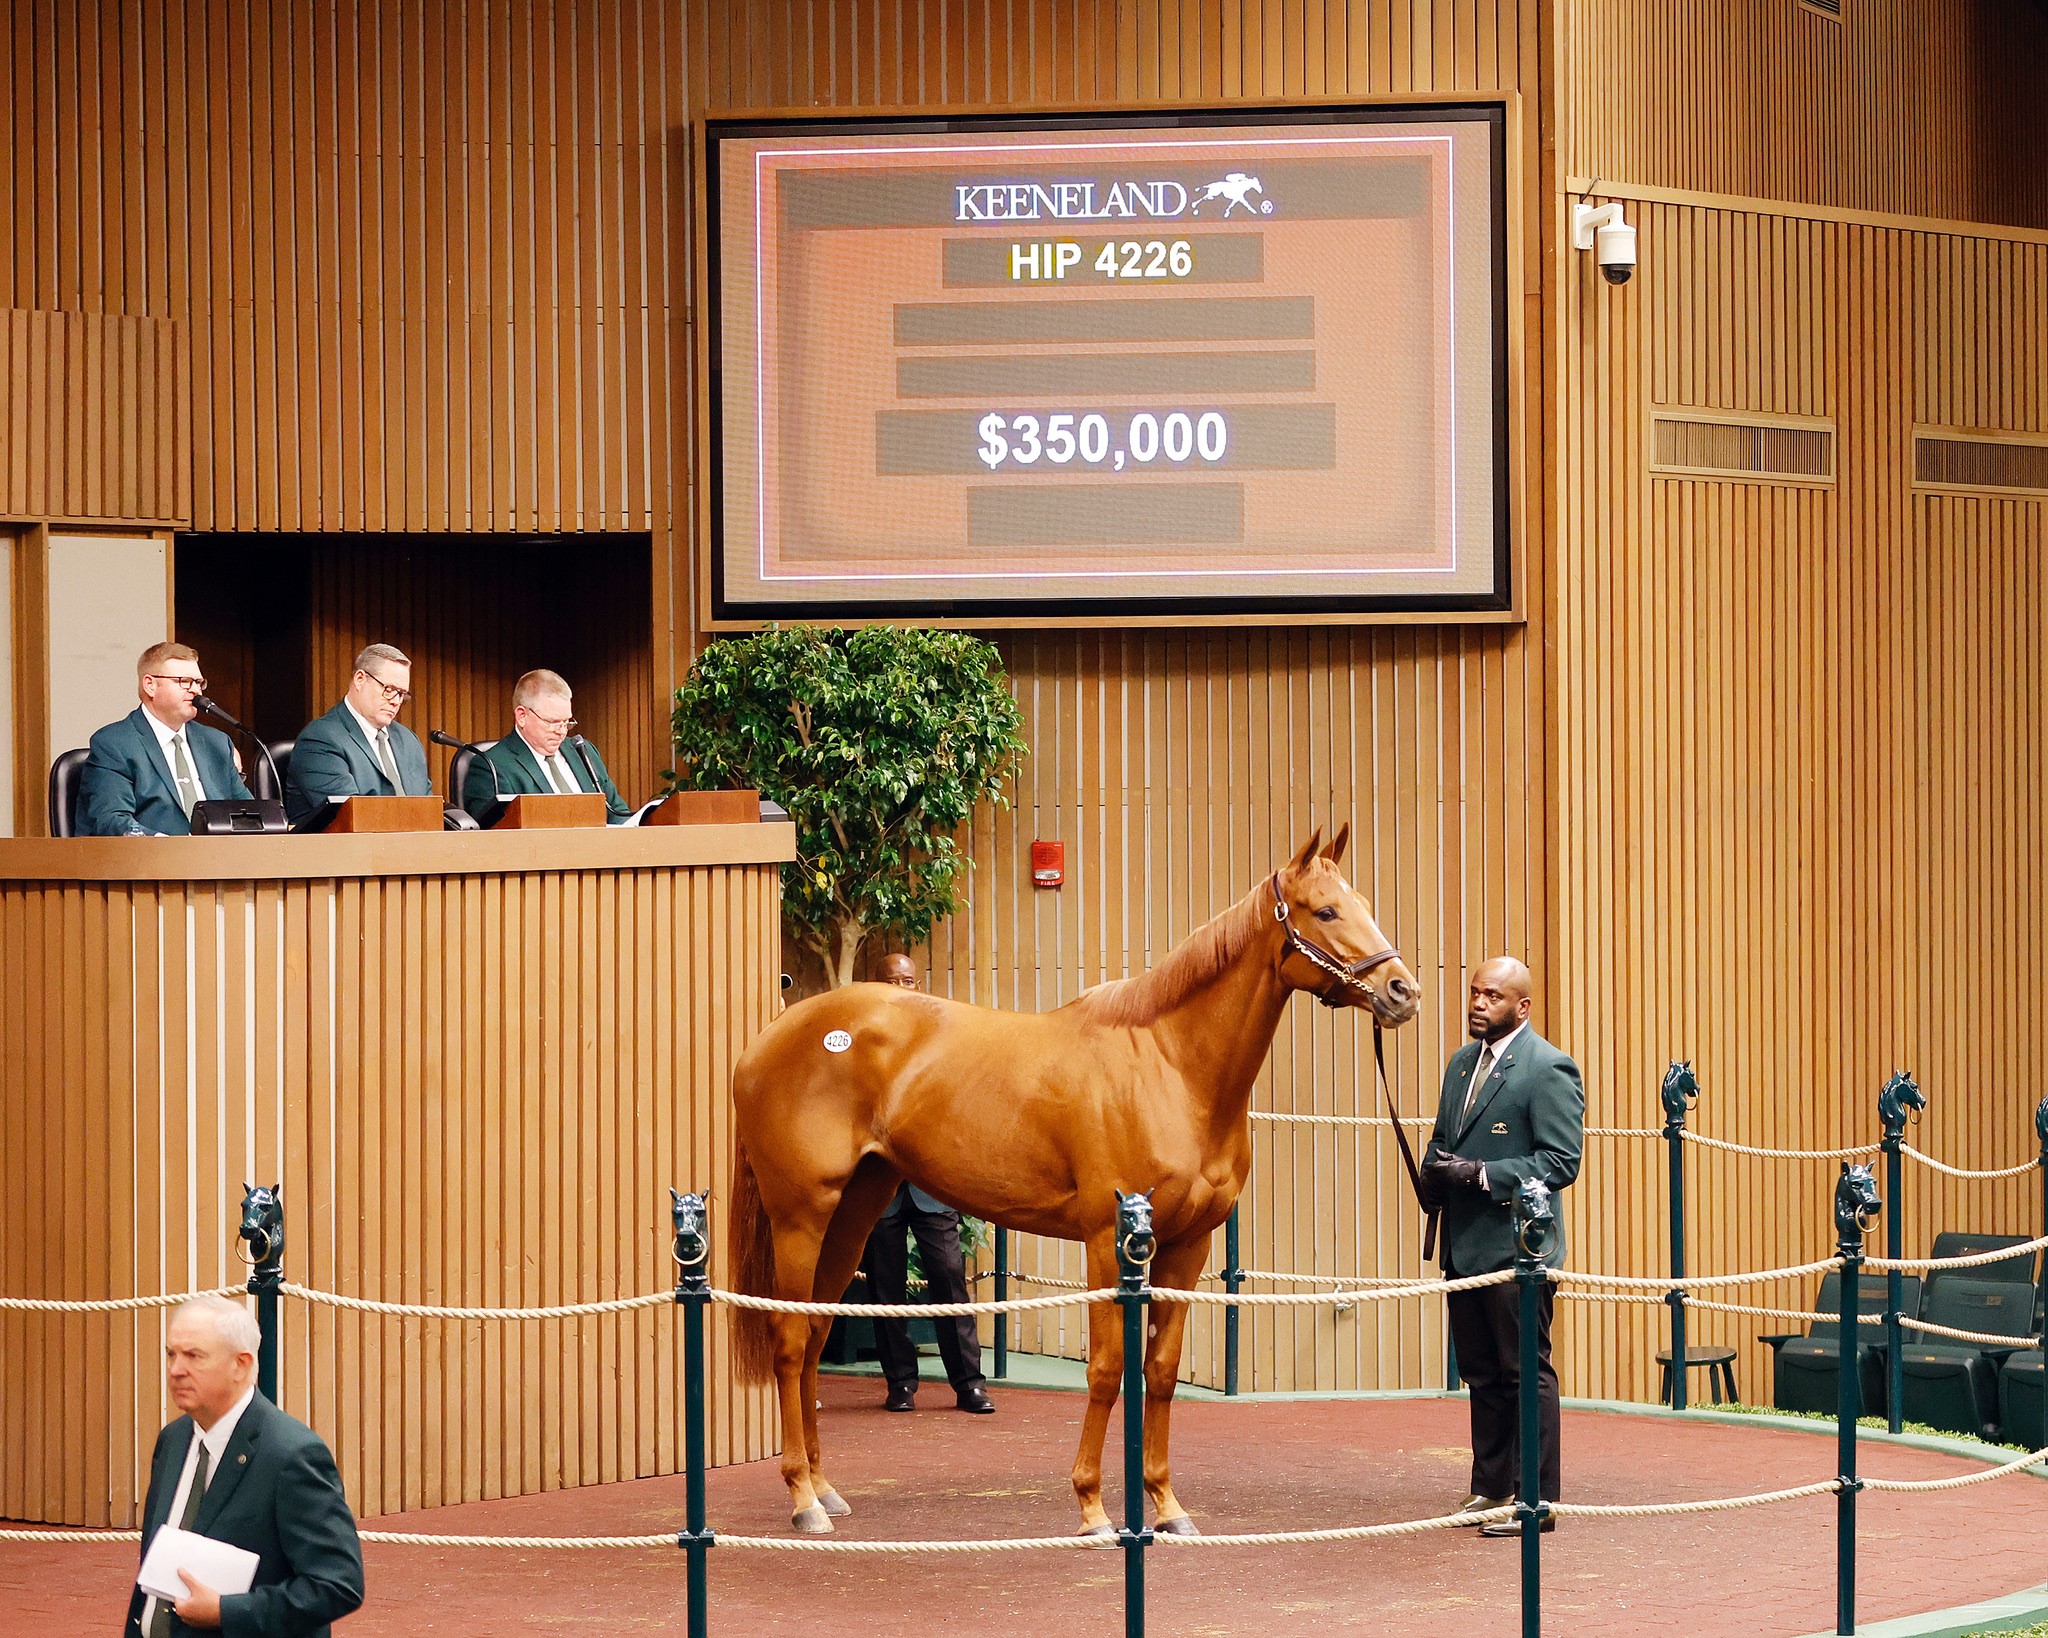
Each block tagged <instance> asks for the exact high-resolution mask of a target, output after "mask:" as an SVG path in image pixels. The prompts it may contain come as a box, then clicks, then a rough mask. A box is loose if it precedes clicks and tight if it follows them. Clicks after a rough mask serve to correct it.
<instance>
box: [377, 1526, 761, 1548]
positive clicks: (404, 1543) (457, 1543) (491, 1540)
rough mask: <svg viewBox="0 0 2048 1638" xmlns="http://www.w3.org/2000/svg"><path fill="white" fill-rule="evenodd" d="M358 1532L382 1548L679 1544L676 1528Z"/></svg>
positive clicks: (581, 1546) (669, 1545)
mask: <svg viewBox="0 0 2048 1638" xmlns="http://www.w3.org/2000/svg"><path fill="white" fill-rule="evenodd" d="M356 1534H357V1536H358V1537H359V1538H360V1539H361V1540H363V1541H367V1542H370V1543H373V1544H374V1545H377V1546H380V1547H535V1548H539V1547H566V1548H571V1549H575V1548H588V1547H620V1548H638V1547H666V1548H667V1549H668V1550H669V1551H670V1552H674V1551H675V1547H676V1533H675V1531H673V1530H669V1531H666V1532H664V1533H663V1534H661V1535H658V1536H434V1535H426V1534H423V1533H421V1532H419V1531H414V1530H359V1531H357V1532H356ZM720 1539H721V1540H723V1538H720Z"/></svg>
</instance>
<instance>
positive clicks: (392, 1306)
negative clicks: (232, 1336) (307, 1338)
mask: <svg viewBox="0 0 2048 1638" xmlns="http://www.w3.org/2000/svg"><path fill="white" fill-rule="evenodd" d="M278 1290H279V1291H281V1292H283V1293H284V1294H285V1295H286V1296H288V1297H299V1298H302V1299H304V1300H305V1301H307V1302H317V1303H322V1304H324V1305H326V1306H327V1307H329V1308H352V1309H355V1310H356V1311H357V1312H359V1313H364V1314H392V1315H397V1316H398V1317H400V1318H402V1319H452V1320H544V1319H585V1318H588V1317H589V1316H590V1315H593V1314H623V1313H625V1312H626V1311H627V1310H628V1309H632V1308H656V1307H666V1306H668V1305H671V1304H673V1303H674V1302H675V1294H674V1293H673V1292H670V1291H657V1292H654V1293H652V1294H650V1295H648V1296H645V1297H614V1298H612V1299H611V1300H610V1301H608V1302H569V1303H556V1304H553V1305H552V1306H550V1307H546V1308H451V1307H445V1306H443V1305H441V1304H438V1303H415V1302H373V1301H372V1300H371V1299H370V1298H368V1297H344V1296H342V1295H340V1294H339V1293H337V1292H333V1291H315V1290H313V1289H312V1288H311V1287H310V1286H303V1285H296V1284H294V1283H293V1282H292V1281H290V1280H286V1281H284V1282H283V1283H281V1284H280V1285H279V1286H278ZM876 1312H883V1310H879V1309H878V1310H876Z"/></svg>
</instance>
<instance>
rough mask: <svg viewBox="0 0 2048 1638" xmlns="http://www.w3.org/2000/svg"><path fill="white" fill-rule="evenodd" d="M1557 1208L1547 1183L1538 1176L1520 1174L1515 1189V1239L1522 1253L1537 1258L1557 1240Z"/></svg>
mask: <svg viewBox="0 0 2048 1638" xmlns="http://www.w3.org/2000/svg"><path fill="white" fill-rule="evenodd" d="M1556 1234H1557V1208H1556V1206H1555V1205H1554V1204H1553V1203H1552V1201H1551V1198H1550V1185H1549V1184H1548V1183H1546V1182H1544V1181H1543V1179H1542V1178H1540V1177H1530V1178H1524V1179H1523V1181H1522V1183H1521V1186H1520V1187H1519V1188H1517V1189H1516V1190H1515V1241H1516V1243H1517V1244H1518V1245H1519V1246H1520V1247H1521V1248H1522V1252H1523V1254H1524V1255H1525V1256H1527V1257H1529V1258H1531V1259H1532V1260H1534V1261H1536V1262H1541V1261H1542V1260H1543V1259H1544V1258H1545V1257H1546V1256H1548V1255H1549V1254H1550V1249H1551V1247H1552V1246H1554V1245H1555V1244H1556V1243H1557V1240H1556Z"/></svg>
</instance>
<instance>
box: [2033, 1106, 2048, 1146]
mask: <svg viewBox="0 0 2048 1638" xmlns="http://www.w3.org/2000/svg"><path fill="white" fill-rule="evenodd" d="M2034 1133H2035V1135H2036V1136H2037V1137H2039V1138H2040V1140H2041V1147H2042V1148H2044V1149H2048V1098H2043V1099H2042V1100H2041V1102H2040V1104H2039V1105H2038V1106H2037V1107H2036V1108H2035V1110H2034Z"/></svg>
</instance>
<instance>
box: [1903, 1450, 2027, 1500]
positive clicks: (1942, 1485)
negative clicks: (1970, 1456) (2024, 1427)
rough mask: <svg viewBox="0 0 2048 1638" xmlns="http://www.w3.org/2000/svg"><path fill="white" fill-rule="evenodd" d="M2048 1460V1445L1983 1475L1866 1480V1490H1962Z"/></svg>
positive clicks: (1988, 1468)
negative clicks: (1966, 1486) (1964, 1487)
mask: <svg viewBox="0 0 2048 1638" xmlns="http://www.w3.org/2000/svg"><path fill="white" fill-rule="evenodd" d="M2043 1460H2048V1445H2044V1446H2042V1447H2041V1449H2039V1450H2037V1451H2035V1452H2034V1453H2033V1454H2032V1455H2031V1456H2018V1457H2015V1458H2014V1459H2013V1460H2011V1461H2009V1462H2007V1463H2006V1464H2005V1465H2004V1466H2003V1467H1987V1468H1986V1469H1985V1470H1984V1471H1983V1472H1982V1473H1965V1474H1963V1475H1962V1476H1961V1477H1960V1478H1954V1479H1865V1480H1864V1481H1863V1488H1864V1489H1865V1490H1892V1491H1902V1492H1906V1493H1909V1494H1910V1493H1913V1492H1925V1491H1929V1490H1960V1489H1962V1488H1963V1486H1965V1485H1970V1484H1983V1483H1984V1482H1985V1481H1986V1480H1989V1479H2002V1478H2004V1477H2005V1476H2006V1475H2007V1474H2008V1473H2017V1472H2019V1470H2020V1469H2021V1468H2023V1467H2032V1466H2033V1465H2034V1464H2035V1463H2036V1462H2039V1461H2043Z"/></svg>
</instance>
